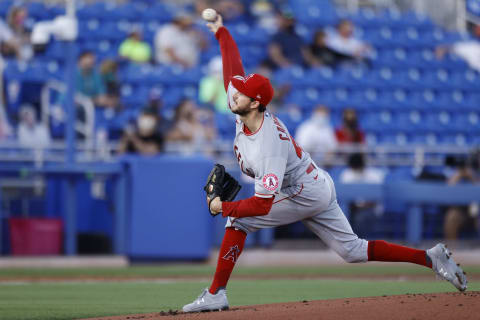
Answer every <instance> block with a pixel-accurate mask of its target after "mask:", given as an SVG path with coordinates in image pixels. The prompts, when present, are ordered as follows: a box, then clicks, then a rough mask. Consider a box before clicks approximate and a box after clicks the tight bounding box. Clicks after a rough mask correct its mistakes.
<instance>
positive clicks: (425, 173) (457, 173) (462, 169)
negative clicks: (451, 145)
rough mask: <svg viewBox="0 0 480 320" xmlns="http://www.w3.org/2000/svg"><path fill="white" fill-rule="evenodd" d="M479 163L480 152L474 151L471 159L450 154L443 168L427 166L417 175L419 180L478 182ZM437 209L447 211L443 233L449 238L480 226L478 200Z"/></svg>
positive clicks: (451, 183) (479, 180) (457, 236)
mask: <svg viewBox="0 0 480 320" xmlns="http://www.w3.org/2000/svg"><path fill="white" fill-rule="evenodd" d="M479 164H480V152H479V153H476V152H475V153H473V154H472V157H471V158H470V159H467V157H465V156H458V155H448V156H447V157H445V164H444V166H443V168H441V169H440V170H438V169H436V168H435V167H428V166H425V167H423V168H422V170H421V172H420V174H419V175H418V176H417V180H420V181H431V182H439V183H447V184H449V185H457V184H460V183H463V184H465V183H466V184H471V183H478V182H480V175H479V172H480V171H478V168H479V166H478V165H479ZM435 209H436V210H442V211H444V212H445V217H444V221H443V234H444V237H445V238H446V239H448V240H456V239H458V238H459V235H460V234H461V233H462V232H468V231H476V230H478V229H479V227H480V225H479V221H478V216H479V208H478V203H477V202H473V203H471V204H470V205H464V206H449V207H446V208H444V207H439V208H437V207H435Z"/></svg>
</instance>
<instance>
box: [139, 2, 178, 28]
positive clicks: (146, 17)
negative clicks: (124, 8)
mask: <svg viewBox="0 0 480 320" xmlns="http://www.w3.org/2000/svg"><path fill="white" fill-rule="evenodd" d="M173 16H174V12H172V10H170V9H169V8H168V7H167V6H166V5H165V4H164V3H161V2H158V1H157V2H155V3H154V4H153V5H150V6H149V7H148V10H144V11H143V12H141V15H140V16H139V20H141V21H155V22H157V23H166V22H169V21H171V20H172V18H173Z"/></svg>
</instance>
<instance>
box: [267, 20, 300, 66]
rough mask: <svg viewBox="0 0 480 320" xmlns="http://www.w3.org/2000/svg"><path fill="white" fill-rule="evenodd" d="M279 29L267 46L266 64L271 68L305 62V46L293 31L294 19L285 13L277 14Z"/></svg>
mask: <svg viewBox="0 0 480 320" xmlns="http://www.w3.org/2000/svg"><path fill="white" fill-rule="evenodd" d="M279 20H280V21H279V29H278V32H277V33H276V34H275V35H274V36H273V38H272V41H271V43H270V46H269V48H268V59H267V61H268V64H269V67H270V68H271V69H273V70H275V69H277V68H281V67H282V68H284V67H289V66H292V65H301V66H303V65H304V64H305V60H306V59H305V56H306V51H307V48H306V46H305V43H304V42H303V40H302V38H300V37H299V36H298V35H297V33H296V32H295V19H294V18H293V16H292V15H290V14H288V13H285V14H283V15H279Z"/></svg>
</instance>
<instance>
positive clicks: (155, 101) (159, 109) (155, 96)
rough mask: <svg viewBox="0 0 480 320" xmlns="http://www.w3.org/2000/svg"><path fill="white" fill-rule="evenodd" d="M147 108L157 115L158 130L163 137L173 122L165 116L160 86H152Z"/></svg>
mask: <svg viewBox="0 0 480 320" xmlns="http://www.w3.org/2000/svg"><path fill="white" fill-rule="evenodd" d="M145 110H148V111H150V112H151V113H154V114H156V115H157V130H158V132H160V134H161V135H162V136H163V137H165V136H166V135H167V133H168V131H169V130H170V128H171V126H172V124H171V121H170V120H168V119H166V118H165V117H164V116H163V101H162V94H161V91H160V90H159V89H158V88H152V89H151V90H150V93H149V96H148V102H147V105H146V106H145Z"/></svg>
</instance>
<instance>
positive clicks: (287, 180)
mask: <svg viewBox="0 0 480 320" xmlns="http://www.w3.org/2000/svg"><path fill="white" fill-rule="evenodd" d="M236 92H237V90H236V89H235V88H234V87H233V86H232V84H231V83H230V84H229V86H228V92H227V95H228V105H229V106H230V105H232V104H233V103H234V102H233V95H234V94H235V93H236ZM247 132H248V131H247ZM234 152H235V156H236V158H237V161H238V164H239V165H240V169H241V170H242V172H243V173H245V174H247V175H249V176H250V177H253V178H255V196H257V197H264V198H266V197H272V195H275V199H274V201H273V205H272V208H271V209H270V212H269V213H268V214H267V215H264V216H252V217H245V218H232V217H228V219H227V223H226V226H225V227H227V228H228V227H234V228H237V229H240V230H243V231H244V232H246V233H250V232H255V231H257V230H259V229H263V228H271V227H276V226H281V225H286V224H290V223H294V222H296V221H302V222H303V223H304V224H305V225H306V226H307V227H308V228H309V229H310V230H312V231H313V232H314V233H315V234H316V235H317V236H318V237H319V238H320V239H322V240H323V241H324V243H325V244H327V245H328V246H329V247H330V248H332V249H333V250H335V251H336V252H337V253H339V254H340V255H341V256H342V257H348V259H349V261H351V262H364V261H367V258H368V257H367V247H368V242H367V241H366V240H364V239H359V238H358V237H357V235H356V234H355V233H354V232H353V230H352V228H351V226H350V224H349V222H348V220H347V219H346V218H345V215H344V214H343V212H342V209H341V208H340V206H339V205H338V202H337V196H336V192H335V186H334V183H333V180H332V178H331V177H330V175H329V174H328V173H327V172H326V171H324V170H322V169H320V168H317V166H316V165H315V163H314V162H313V161H312V159H311V158H310V155H309V154H308V153H307V152H304V151H303V150H302V149H301V148H300V147H298V146H297V145H296V143H295V141H294V140H293V138H292V137H291V136H290V134H289V132H288V130H287V128H286V126H285V125H284V124H283V123H282V121H280V120H279V119H277V118H276V117H275V116H274V115H272V114H270V113H268V112H264V115H263V122H262V125H261V126H260V128H259V129H258V130H257V131H256V132H252V133H248V134H247V133H245V128H244V124H243V123H242V122H241V121H240V119H239V117H237V121H236V135H235V142H234Z"/></svg>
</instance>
